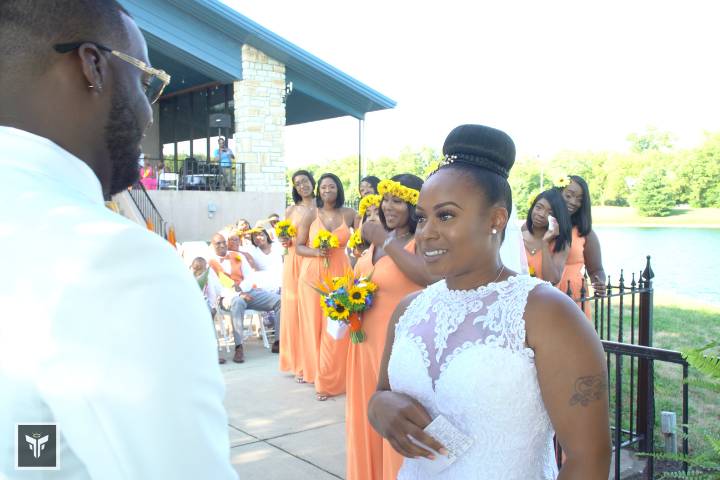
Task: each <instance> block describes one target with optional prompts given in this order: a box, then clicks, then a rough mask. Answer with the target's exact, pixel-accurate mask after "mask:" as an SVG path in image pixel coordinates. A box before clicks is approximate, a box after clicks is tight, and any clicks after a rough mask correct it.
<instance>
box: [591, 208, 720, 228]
mask: <svg viewBox="0 0 720 480" xmlns="http://www.w3.org/2000/svg"><path fill="white" fill-rule="evenodd" d="M592 217H593V224H594V225H618V226H627V227H636V226H642V227H645V226H647V227H706V228H720V208H689V207H676V208H674V209H673V211H672V213H671V214H670V215H669V216H667V217H642V216H640V215H638V213H637V212H636V211H635V209H634V208H632V207H593V209H592Z"/></svg>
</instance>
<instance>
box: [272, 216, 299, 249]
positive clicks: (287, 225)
mask: <svg viewBox="0 0 720 480" xmlns="http://www.w3.org/2000/svg"><path fill="white" fill-rule="evenodd" d="M275 235H277V237H278V238H280V239H282V240H290V239H291V238H294V237H295V235H297V231H296V230H295V225H293V224H292V223H291V222H290V220H283V221H282V222H278V223H277V224H276V225H275ZM287 253H288V249H287V248H285V251H284V252H283V255H287Z"/></svg>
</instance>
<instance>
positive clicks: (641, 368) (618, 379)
mask: <svg viewBox="0 0 720 480" xmlns="http://www.w3.org/2000/svg"><path fill="white" fill-rule="evenodd" d="M654 276H655V274H654V272H653V271H652V267H651V265H650V257H649V256H648V257H646V264H645V268H644V269H643V270H642V271H640V272H638V274H637V275H636V274H635V273H633V274H631V279H630V283H629V284H628V283H626V282H627V279H626V278H625V275H624V272H623V271H621V272H620V276H619V278H618V281H617V283H613V282H612V281H611V279H610V277H608V281H607V284H606V292H605V295H593V296H592V297H590V296H587V291H586V288H585V287H584V286H583V288H582V290H581V292H580V296H579V297H578V298H575V300H576V301H577V302H578V303H579V304H580V306H581V307H582V308H583V310H585V306H586V305H590V307H591V308H590V317H591V321H592V322H593V324H594V326H595V330H596V331H597V333H598V335H599V336H600V339H601V341H602V344H603V348H604V349H605V354H606V357H607V369H608V398H609V400H610V417H611V418H610V420H611V421H610V423H611V425H610V428H611V431H612V438H613V459H614V471H613V472H612V473H613V478H615V479H620V472H621V469H622V465H621V462H622V456H621V453H622V449H629V450H631V451H633V452H640V453H651V452H653V446H654V445H653V443H654V441H653V440H654V434H655V424H656V412H655V362H663V363H668V364H672V365H677V366H680V367H681V368H682V375H681V377H682V380H681V381H679V382H678V383H679V384H680V385H681V388H682V406H681V411H682V413H681V415H682V431H683V435H682V448H683V450H682V452H683V453H685V454H687V453H688V451H689V450H688V448H689V445H688V436H687V424H688V420H689V391H688V385H687V382H686V381H687V378H688V363H687V361H685V360H684V359H683V358H682V355H681V354H680V352H677V351H673V350H665V349H659V348H654V347H653V346H652V342H653V335H652V332H653V303H654V297H653V295H654V290H653V284H652V282H653V278H654ZM567 293H568V295H570V296H572V292H571V291H570V289H569V287H568V292H567ZM678 391H679V390H678ZM557 460H558V465H559V466H560V465H561V464H562V449H561V446H560V445H557ZM654 467H655V460H654V458H653V457H648V459H647V464H646V467H645V470H644V475H645V478H648V479H652V478H653V475H654V470H655V468H654ZM684 467H685V469H686V470H687V464H684Z"/></svg>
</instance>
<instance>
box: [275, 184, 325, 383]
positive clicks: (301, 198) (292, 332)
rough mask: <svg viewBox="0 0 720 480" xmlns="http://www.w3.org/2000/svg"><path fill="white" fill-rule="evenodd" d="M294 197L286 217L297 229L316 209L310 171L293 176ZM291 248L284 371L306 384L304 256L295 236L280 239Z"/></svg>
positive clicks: (284, 297)
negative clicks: (301, 294) (301, 295)
mask: <svg viewBox="0 0 720 480" xmlns="http://www.w3.org/2000/svg"><path fill="white" fill-rule="evenodd" d="M292 183H293V187H292V198H293V201H294V202H295V204H294V205H291V206H290V207H288V209H287V211H286V212H285V218H286V219H288V220H290V221H291V222H292V224H293V225H294V226H295V229H296V231H297V227H298V224H299V223H300V222H301V221H302V219H303V217H304V216H305V214H306V213H308V212H314V211H315V210H316V205H315V179H314V178H313V176H312V174H311V173H310V172H308V171H306V170H298V171H297V172H295V173H293V176H292ZM280 243H282V245H283V246H284V247H285V248H287V251H288V253H287V255H285V259H284V261H283V281H282V290H281V291H280V298H281V302H282V309H281V316H280V371H281V372H289V373H292V374H294V375H295V379H296V380H297V381H298V382H300V383H302V382H303V372H302V357H301V354H302V349H301V347H300V346H301V338H300V337H301V334H302V330H301V329H300V319H299V315H298V294H297V293H298V277H299V276H300V263H301V261H302V259H303V257H301V256H299V255H297V254H296V253H295V244H294V243H293V240H292V239H288V240H280Z"/></svg>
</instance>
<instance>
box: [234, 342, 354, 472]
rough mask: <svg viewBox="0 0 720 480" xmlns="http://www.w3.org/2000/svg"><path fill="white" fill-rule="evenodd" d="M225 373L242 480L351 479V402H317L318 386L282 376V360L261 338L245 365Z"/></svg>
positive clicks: (248, 350)
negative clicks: (347, 469) (347, 446)
mask: <svg viewBox="0 0 720 480" xmlns="http://www.w3.org/2000/svg"><path fill="white" fill-rule="evenodd" d="M222 355H223V356H224V357H225V358H226V359H227V363H226V364H225V365H220V368H221V370H222V372H223V375H224V377H225V384H226V386H227V391H226V394H225V407H226V409H227V412H228V418H229V422H228V423H229V424H230V425H229V430H230V447H231V450H230V452H231V457H232V463H233V465H234V466H235V469H236V470H237V472H238V474H239V475H240V478H241V479H242V480H245V479H264V480H265V479H267V480H286V479H287V480H305V479H307V480H316V479H317V480H325V479H338V478H345V397H344V396H342V397H336V398H330V399H329V400H327V401H326V402H318V401H317V400H315V389H314V388H313V386H312V385H307V384H298V383H296V382H295V380H294V379H293V377H292V376H291V375H285V374H282V373H280V372H279V371H278V356H277V355H276V354H272V353H270V350H267V349H265V348H263V346H262V343H261V342H259V341H258V340H256V339H255V338H249V339H247V340H246V344H245V363H242V364H236V363H233V362H232V354H231V353H225V352H224V351H223V352H222Z"/></svg>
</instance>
